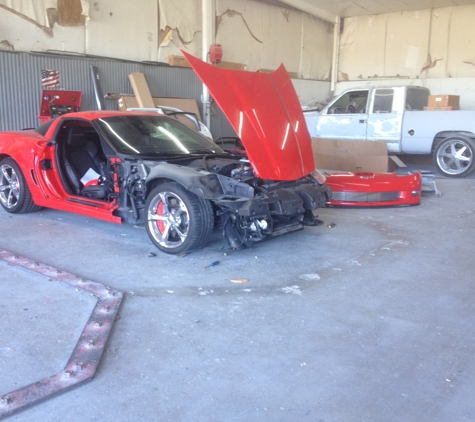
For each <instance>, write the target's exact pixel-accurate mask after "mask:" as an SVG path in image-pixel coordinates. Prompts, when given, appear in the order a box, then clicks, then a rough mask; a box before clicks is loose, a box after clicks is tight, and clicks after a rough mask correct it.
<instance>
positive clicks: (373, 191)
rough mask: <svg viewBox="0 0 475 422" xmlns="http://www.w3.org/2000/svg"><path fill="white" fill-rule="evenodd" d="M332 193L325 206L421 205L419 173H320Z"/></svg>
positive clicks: (420, 178)
mask: <svg viewBox="0 0 475 422" xmlns="http://www.w3.org/2000/svg"><path fill="white" fill-rule="evenodd" d="M323 174H324V175H325V176H326V178H327V180H326V184H327V185H328V186H329V187H330V189H331V190H332V192H333V196H332V199H331V200H330V201H329V202H328V205H332V206H352V207H381V206H398V205H399V206H400V205H418V204H419V203H420V201H421V190H422V177H421V174H420V172H416V173H412V174H407V175H398V174H396V173H371V172H355V173H353V172H330V171H325V172H324V173H323Z"/></svg>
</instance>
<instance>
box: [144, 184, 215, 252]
mask: <svg viewBox="0 0 475 422" xmlns="http://www.w3.org/2000/svg"><path fill="white" fill-rule="evenodd" d="M145 210H146V216H145V220H146V221H145V227H146V230H147V233H148V235H149V237H150V239H151V240H152V242H153V244H154V245H155V246H156V247H157V248H158V249H160V250H161V251H163V252H166V253H169V254H181V253H185V252H191V251H193V250H196V249H200V248H202V247H203V246H205V245H206V244H207V243H208V241H209V238H210V236H211V233H212V231H213V223H214V217H213V209H212V207H211V204H210V203H209V201H206V200H204V199H201V198H199V197H197V196H196V195H194V194H193V193H191V192H189V191H187V190H186V189H185V188H184V187H183V186H181V185H180V184H178V183H175V182H170V183H164V184H161V185H158V186H157V187H155V188H154V189H153V190H152V191H151V192H150V195H149V196H148V198H147V201H146V204H145Z"/></svg>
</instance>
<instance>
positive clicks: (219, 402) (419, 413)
mask: <svg viewBox="0 0 475 422" xmlns="http://www.w3.org/2000/svg"><path fill="white" fill-rule="evenodd" d="M437 185H438V188H439V189H440V190H441V191H442V196H441V197H440V198H439V197H437V196H435V195H432V194H427V195H425V196H424V197H423V200H422V204H421V205H420V206H417V207H409V208H385V209H323V210H321V211H320V213H319V216H320V218H321V219H323V220H324V221H325V223H326V224H325V225H323V226H319V227H313V228H305V229H304V230H302V231H299V232H295V233H291V234H288V235H285V236H282V237H280V238H276V239H272V240H270V241H266V242H262V243H260V244H256V245H255V246H254V247H253V248H252V249H248V250H244V251H238V252H233V253H230V254H228V255H227V256H225V255H224V253H223V252H222V250H221V247H222V246H223V243H222V240H221V236H220V233H219V232H216V233H215V236H214V238H213V240H212V242H211V243H210V244H209V245H208V247H207V248H206V249H204V250H202V251H199V252H196V253H193V254H190V255H188V256H186V257H184V258H178V257H175V256H168V255H164V254H161V253H159V252H158V251H156V250H155V249H154V247H153V246H152V244H151V242H150V241H149V240H148V238H147V235H146V233H145V230H144V229H142V228H137V227H132V226H119V225H114V224H110V223H105V222H101V221H96V220H92V219H88V218H85V217H81V216H77V215H72V214H67V213H63V212H59V211H53V210H46V209H44V210H42V211H40V212H37V213H33V214H28V215H13V216H12V215H9V214H7V213H5V212H3V211H0V227H1V237H0V249H3V250H7V251H10V252H13V253H16V254H21V255H23V256H26V257H29V258H31V259H34V260H36V261H40V262H42V263H45V264H48V265H51V266H54V267H58V268H61V269H64V270H65V271H69V272H71V273H74V274H77V275H79V276H81V277H84V278H87V279H91V280H95V281H98V282H101V283H104V284H106V285H109V286H112V287H113V288H115V289H118V290H121V291H123V292H124V293H125V296H124V300H123V303H122V306H121V309H120V312H119V313H120V318H119V319H118V320H117V321H116V322H115V325H114V327H113V330H112V334H111V336H110V338H109V342H108V345H107V348H106V351H105V353H104V355H103V357H102V360H101V364H100V366H99V369H98V371H97V373H96V376H95V378H94V380H92V381H91V382H89V383H86V384H83V385H81V386H78V387H77V388H74V389H72V390H70V391H68V392H66V393H64V394H61V395H57V396H55V397H53V398H51V399H48V400H46V401H43V402H41V403H39V404H38V405H35V406H33V407H30V408H28V409H26V410H23V411H21V412H19V413H16V414H13V415H12V416H9V417H8V418H7V419H8V420H12V421H21V422H23V421H28V422H29V421H38V422H40V421H41V422H47V421H65V420H67V421H70V422H76V421H78V422H79V421H80V422H83V421H101V422H108V421H111V422H112V421H114V422H116V421H134V422H136V421H300V420H302V421H326V422H330V421H331V422H333V421H345V422H346V421H355V422H356V421H358V422H361V421H378V422H381V421H418V422H420V421H431V422H437V421H444V422H445V421H458V422H461V421H473V420H475V401H474V400H473V397H474V396H475V363H474V360H473V356H474V354H475V332H474V331H475V328H474V327H475V307H474V306H473V297H474V295H475V282H474V281H473V280H474V277H473V269H472V265H473V251H474V249H475V221H474V220H475V179H474V178H466V179H446V178H439V179H437ZM330 222H334V223H335V224H336V225H335V227H333V228H331V229H330V228H328V227H327V224H328V223H330ZM150 252H156V256H151V255H150ZM216 260H219V261H220V264H219V265H217V266H215V267H211V268H205V267H206V266H207V265H208V264H209V263H211V262H213V261H216ZM0 274H1V284H0V310H1V311H2V324H0V396H1V395H3V394H5V393H7V392H10V391H12V390H15V389H18V388H20V387H21V386H23V385H25V384H28V383H31V382H34V381H37V380H38V379H41V378H42V377H46V376H49V375H51V374H52V373H55V372H57V371H61V370H62V368H63V367H64V365H65V362H66V361H67V360H68V358H69V354H70V350H71V349H72V348H73V347H74V346H75V344H76V341H77V338H78V336H79V333H80V332H81V330H82V329H83V327H84V324H85V323H86V321H87V318H88V317H89V314H90V312H91V308H92V307H93V306H94V304H93V303H92V302H91V298H89V297H88V296H87V295H83V294H81V293H78V292H76V291H75V290H73V289H67V288H64V287H61V286H59V285H58V284H55V283H48V281H47V279H45V278H44V277H40V276H38V275H35V274H31V273H29V272H28V271H27V270H24V269H21V268H19V267H15V266H11V265H7V264H6V263H5V262H2V261H1V260H0ZM230 278H246V279H248V280H249V281H248V282H247V283H243V284H236V283H233V282H231V281H229V279H230Z"/></svg>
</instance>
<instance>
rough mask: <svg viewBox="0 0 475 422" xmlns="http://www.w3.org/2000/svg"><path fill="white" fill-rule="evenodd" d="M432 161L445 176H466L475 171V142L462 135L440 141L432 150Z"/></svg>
mask: <svg viewBox="0 0 475 422" xmlns="http://www.w3.org/2000/svg"><path fill="white" fill-rule="evenodd" d="M433 160H434V165H435V166H436V167H437V169H438V170H439V171H440V172H441V173H442V174H443V175H445V176H448V177H465V176H468V175H469V174H470V173H472V172H473V171H474V170H475V142H474V141H473V139H470V138H469V137H468V136H464V135H457V136H451V137H449V138H445V139H442V140H441V141H440V142H439V143H437V144H436V146H435V148H434V153H433Z"/></svg>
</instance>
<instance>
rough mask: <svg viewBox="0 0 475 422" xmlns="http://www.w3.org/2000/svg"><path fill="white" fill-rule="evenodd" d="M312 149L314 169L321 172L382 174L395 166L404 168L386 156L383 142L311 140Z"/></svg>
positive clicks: (385, 146) (391, 157) (385, 147)
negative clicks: (338, 171)
mask: <svg viewBox="0 0 475 422" xmlns="http://www.w3.org/2000/svg"><path fill="white" fill-rule="evenodd" d="M312 149H313V157H314V160H315V167H316V168H317V169H322V170H341V171H353V172H357V171H369V172H375V173H384V172H387V171H393V170H394V168H395V165H396V164H397V165H399V166H401V167H404V163H402V161H400V160H399V159H398V158H397V157H394V158H396V159H397V160H398V162H395V160H394V159H393V156H388V147H387V143H386V142H385V141H344V140H336V139H322V138H312Z"/></svg>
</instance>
